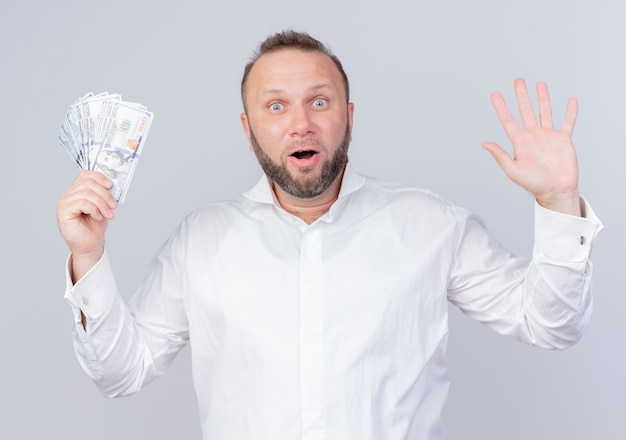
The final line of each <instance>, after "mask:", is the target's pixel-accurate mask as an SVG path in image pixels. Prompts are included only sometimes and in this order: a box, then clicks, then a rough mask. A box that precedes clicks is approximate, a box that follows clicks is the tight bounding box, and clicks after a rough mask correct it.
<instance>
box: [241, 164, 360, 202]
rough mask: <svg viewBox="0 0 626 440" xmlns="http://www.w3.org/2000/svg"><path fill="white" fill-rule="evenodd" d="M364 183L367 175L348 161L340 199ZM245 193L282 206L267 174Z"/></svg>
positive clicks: (258, 200) (258, 199) (256, 198)
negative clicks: (359, 172) (358, 170)
mask: <svg viewBox="0 0 626 440" xmlns="http://www.w3.org/2000/svg"><path fill="white" fill-rule="evenodd" d="M364 183H365V177H364V176H362V175H360V174H358V173H357V172H356V171H355V170H354V168H352V166H351V165H350V163H349V162H348V164H347V165H346V170H345V171H344V173H343V178H342V180H341V188H340V189H339V197H338V201H339V200H341V199H343V198H344V197H345V196H347V195H349V194H351V193H353V192H355V191H357V190H358V189H359V188H361V187H362V186H363V185H364ZM243 195H244V196H245V197H246V198H248V199H250V200H252V201H254V202H259V203H271V204H273V205H274V206H276V207H278V208H280V204H279V203H278V200H277V199H276V195H275V194H274V191H273V190H272V185H271V184H270V182H269V179H268V177H267V176H266V175H265V174H263V175H262V176H261V178H260V179H259V181H258V183H257V184H256V185H255V186H254V187H253V188H252V189H251V190H249V191H246V192H244V193H243ZM335 203H337V202H335ZM333 206H334V205H333ZM331 209H332V208H331Z"/></svg>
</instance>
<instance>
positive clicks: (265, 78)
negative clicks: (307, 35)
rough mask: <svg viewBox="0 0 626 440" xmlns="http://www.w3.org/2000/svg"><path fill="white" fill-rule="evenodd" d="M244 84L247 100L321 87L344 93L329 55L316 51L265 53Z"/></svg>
mask: <svg viewBox="0 0 626 440" xmlns="http://www.w3.org/2000/svg"><path fill="white" fill-rule="evenodd" d="M246 83H247V84H246V95H247V96H249V97H253V96H255V95H257V96H258V95H259V94H262V93H267V92H268V91H278V90H282V91H290V90H294V91H295V90H299V89H302V88H306V87H320V86H324V87H327V88H331V89H335V90H336V91H337V92H338V93H340V94H345V90H344V85H343V79H342V76H341V73H340V72H339V69H338V68H337V66H336V65H335V63H334V62H333V60H332V59H331V58H330V57H329V56H328V55H326V54H324V53H322V52H318V51H302V50H298V49H281V50H278V51H274V52H269V53H266V54H264V55H262V56H261V57H260V58H259V59H258V60H257V61H256V63H255V64H254V66H253V67H252V69H251V70H250V73H249V76H248V79H247V81H246Z"/></svg>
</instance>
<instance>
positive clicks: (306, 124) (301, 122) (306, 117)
mask: <svg viewBox="0 0 626 440" xmlns="http://www.w3.org/2000/svg"><path fill="white" fill-rule="evenodd" d="M311 116H312V115H311V113H310V111H309V109H307V108H306V107H305V106H300V105H298V106H295V107H293V108H292V109H291V135H292V136H305V135H307V134H309V133H312V132H313V127H314V124H313V119H312V117H311Z"/></svg>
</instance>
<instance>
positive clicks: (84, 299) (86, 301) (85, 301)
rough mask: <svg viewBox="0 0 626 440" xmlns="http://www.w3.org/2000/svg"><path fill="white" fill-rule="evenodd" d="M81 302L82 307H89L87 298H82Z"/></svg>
mask: <svg viewBox="0 0 626 440" xmlns="http://www.w3.org/2000/svg"><path fill="white" fill-rule="evenodd" d="M80 300H81V302H82V303H83V305H84V306H88V305H89V298H88V297H86V296H83V297H82V298H81V299H80Z"/></svg>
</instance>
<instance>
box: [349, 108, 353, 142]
mask: <svg viewBox="0 0 626 440" xmlns="http://www.w3.org/2000/svg"><path fill="white" fill-rule="evenodd" d="M353 121H354V103H353V102H349V103H348V125H349V127H350V140H352V122H353Z"/></svg>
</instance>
